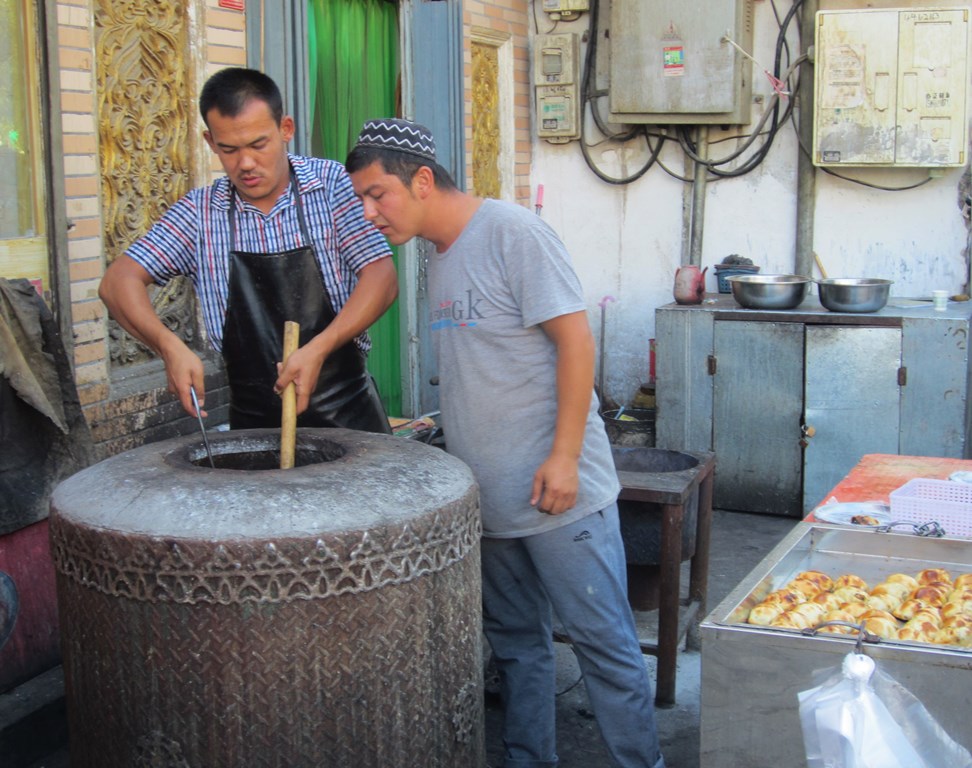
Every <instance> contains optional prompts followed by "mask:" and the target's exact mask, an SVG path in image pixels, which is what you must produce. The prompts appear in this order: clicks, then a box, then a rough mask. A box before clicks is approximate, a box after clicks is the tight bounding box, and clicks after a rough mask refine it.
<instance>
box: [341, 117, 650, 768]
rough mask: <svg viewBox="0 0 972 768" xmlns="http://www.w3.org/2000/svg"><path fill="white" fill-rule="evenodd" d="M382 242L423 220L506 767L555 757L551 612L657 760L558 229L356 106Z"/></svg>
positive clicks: (641, 765)
mask: <svg viewBox="0 0 972 768" xmlns="http://www.w3.org/2000/svg"><path fill="white" fill-rule="evenodd" d="M347 169H348V172H349V174H350V176H351V181H352V184H353V186H354V190H355V193H356V194H357V195H358V197H359V198H361V201H362V203H363V205H364V211H365V218H367V219H369V220H370V221H372V222H373V223H374V224H375V225H376V226H377V227H378V229H379V230H380V231H381V232H382V233H383V234H384V235H385V236H386V237H387V238H388V240H389V241H390V242H391V243H392V244H393V245H399V244H401V243H404V242H407V241H408V240H410V239H411V238H413V237H423V238H425V239H427V240H429V241H430V242H431V243H432V244H433V245H435V249H436V253H435V254H434V255H433V256H432V257H431V258H430V259H429V265H428V293H429V323H430V328H431V330H432V338H433V340H434V345H435V350H436V354H437V357H438V364H439V382H440V387H441V389H440V408H441V411H442V420H443V427H444V430H445V440H446V445H447V447H448V448H447V449H448V451H449V452H450V453H452V454H454V455H456V456H458V457H459V458H461V459H462V460H463V461H465V462H466V463H467V464H468V465H469V466H470V468H471V469H472V471H473V473H474V475H475V476H476V479H477V482H478V483H479V486H480V495H481V506H482V517H483V540H482V572H483V628H484V630H485V632H486V636H487V638H488V640H489V642H490V646H491V647H492V650H493V657H494V659H495V661H496V664H497V668H498V670H499V673H500V680H501V692H502V695H503V703H504V707H505V710H506V712H505V718H504V728H503V739H504V745H505V748H506V762H505V768H514V767H516V768H527V767H529V768H540V767H541V766H543V767H546V766H555V765H556V764H557V753H556V740H555V711H556V706H555V682H556V666H555V655H554V650H553V614H554V613H555V614H556V616H557V618H558V619H559V621H560V623H561V625H562V626H563V628H564V630H565V631H566V632H567V634H568V635H569V636H570V638H571V640H572V641H573V648H574V651H575V653H576V654H577V657H578V662H579V664H580V667H581V670H582V672H583V674H584V681H585V685H586V687H587V692H588V696H589V698H590V701H591V705H592V708H593V710H594V714H595V716H596V717H597V720H598V725H599V727H600V730H601V734H602V736H603V737H604V740H605V743H606V744H607V747H608V750H609V752H610V753H611V755H612V757H613V758H614V760H615V761H616V763H617V764H618V765H620V766H623V767H624V768H636V767H637V768H663V766H664V760H663V759H662V757H661V752H660V749H659V744H658V736H657V732H656V729H655V720H654V710H653V700H652V696H651V685H650V682H649V680H648V676H647V672H646V669H645V663H644V658H643V657H642V655H641V649H640V647H639V643H638V638H637V635H636V632H635V627H634V621H633V618H632V615H631V609H630V608H629V606H628V602H627V590H626V583H625V579H626V576H625V559H624V548H623V543H622V540H621V534H620V529H619V524H618V510H617V503H616V499H617V494H618V491H619V490H620V486H619V484H618V479H617V473H616V472H615V469H614V463H613V460H612V457H611V449H610V445H609V444H608V440H607V436H606V434H605V431H604V424H603V422H602V421H601V418H600V416H599V415H598V411H597V401H596V398H595V397H594V394H593V385H594V356H595V346H594V338H593V335H592V334H591V331H590V327H589V325H588V322H587V313H586V305H585V302H584V298H583V295H582V293H581V288H580V284H579V281H578V280H577V276H576V274H575V273H574V270H573V268H572V267H571V265H570V259H569V257H568V255H567V252H566V249H565V248H564V246H563V243H562V242H561V241H560V239H559V238H558V237H557V235H556V234H555V233H554V232H553V230H552V229H551V228H550V227H549V226H547V225H546V224H545V223H544V222H543V221H541V220H540V219H539V217H537V216H535V215H534V214H532V213H530V212H529V211H527V210H525V209H524V208H521V207H519V206H516V205H512V204H510V203H503V202H499V201H495V200H483V199H480V198H477V197H474V196H472V195H469V194H466V193H464V192H461V191H460V190H458V189H457V188H456V186H455V183H454V182H453V181H452V179H451V178H450V177H449V175H448V173H447V172H446V171H445V170H444V169H442V168H441V166H439V165H438V163H437V162H436V160H435V145H434V142H433V139H432V136H431V134H430V133H429V131H428V129H427V128H425V127H424V126H421V125H418V124H416V123H411V122H407V121H404V120H396V119H385V120H372V121H369V122H367V123H365V125H364V127H363V129H362V131H361V134H360V135H359V137H358V142H357V144H356V146H355V148H354V149H353V150H352V151H351V154H350V155H349V156H348V160H347Z"/></svg>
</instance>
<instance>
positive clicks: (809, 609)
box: [787, 600, 827, 627]
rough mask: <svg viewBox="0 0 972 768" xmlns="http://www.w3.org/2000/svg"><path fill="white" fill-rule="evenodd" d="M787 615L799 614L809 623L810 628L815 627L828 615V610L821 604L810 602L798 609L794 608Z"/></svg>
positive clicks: (802, 604)
mask: <svg viewBox="0 0 972 768" xmlns="http://www.w3.org/2000/svg"><path fill="white" fill-rule="evenodd" d="M787 613H793V614H799V615H800V616H805V617H806V619H807V621H808V622H809V624H808V626H811V627H815V626H817V624H819V623H820V622H821V621H823V617H824V616H826V615H827V608H826V607H824V606H823V605H821V604H820V603H815V602H813V601H811V600H808V601H807V602H805V603H801V604H800V605H798V606H797V607H796V608H792V609H790V610H789V611H787Z"/></svg>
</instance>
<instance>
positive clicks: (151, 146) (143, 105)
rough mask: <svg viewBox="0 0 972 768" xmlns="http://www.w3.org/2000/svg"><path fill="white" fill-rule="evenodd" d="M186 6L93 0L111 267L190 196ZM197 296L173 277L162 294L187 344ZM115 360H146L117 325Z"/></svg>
mask: <svg viewBox="0 0 972 768" xmlns="http://www.w3.org/2000/svg"><path fill="white" fill-rule="evenodd" d="M187 2H189V0H168V1H166V0H153V2H140V1H139V0H96V1H95V3H94V13H95V35H96V37H95V40H96V48H95V53H96V58H97V82H98V92H97V93H98V113H97V115H98V142H99V148H100V153H101V194H102V216H103V227H104V243H105V253H106V257H107V260H108V261H109V262H110V261H112V260H114V259H115V258H116V257H117V256H119V255H120V254H121V253H123V252H124V250H125V248H126V247H127V246H128V245H129V243H131V242H132V241H133V240H134V239H135V238H137V237H139V236H140V235H142V234H144V233H145V232H146V231H148V229H149V227H151V226H152V224H153V223H154V222H155V221H157V220H158V218H159V217H160V216H161V215H162V214H163V213H165V211H166V210H167V209H168V207H169V205H171V204H172V203H173V202H175V201H176V200H178V199H179V198H180V197H181V196H182V195H183V194H185V193H186V192H187V191H188V190H189V186H190V165H191V154H190V150H191V141H190V129H191V127H193V126H194V125H195V120H194V115H193V113H194V103H193V94H192V92H191V88H190V81H189V72H190V70H191V67H190V62H189V60H188V59H189V55H190V40H189V19H188V13H187V7H186V6H187ZM192 299H193V294H192V290H191V288H190V287H189V285H188V283H187V282H186V281H184V280H176V281H173V282H172V283H170V284H169V285H168V286H167V287H166V288H164V289H162V290H160V291H158V292H157V293H156V295H155V296H154V297H153V303H154V304H155V306H156V310H157V311H158V313H159V316H160V317H161V318H162V320H163V322H165V323H166V324H167V325H168V326H169V327H170V328H172V329H173V330H174V331H176V333H178V334H179V335H180V336H181V337H183V339H184V340H186V341H187V342H189V341H191V340H192V339H193V338H194V337H195V335H196V322H195V312H194V303H193V300H192ZM111 336H112V351H111V356H112V360H113V361H114V362H118V363H133V362H141V361H142V360H144V359H148V354H147V352H146V351H145V350H144V348H143V347H141V345H139V344H137V343H135V342H134V341H133V340H132V339H131V338H130V337H128V335H127V334H125V333H124V332H122V331H121V329H120V328H118V327H117V326H113V327H112V329H111Z"/></svg>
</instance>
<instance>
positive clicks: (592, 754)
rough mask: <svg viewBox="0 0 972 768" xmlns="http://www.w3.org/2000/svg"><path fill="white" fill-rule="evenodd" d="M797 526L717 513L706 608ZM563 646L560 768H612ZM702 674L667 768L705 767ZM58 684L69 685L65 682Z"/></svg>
mask: <svg viewBox="0 0 972 768" xmlns="http://www.w3.org/2000/svg"><path fill="white" fill-rule="evenodd" d="M795 524H796V520H795V519H794V518H784V517H774V516H768V515H753V514H746V513H740V512H723V511H719V510H716V511H715V513H714V516H713V525H712V545H711V553H710V567H709V587H708V606H707V610H711V609H713V608H715V607H716V606H717V605H718V604H719V603H720V602H721V601H722V599H723V598H724V597H725V596H726V595H727V594H728V593H729V592H730V591H731V590H732V589H733V588H734V587H735V586H736V585H737V584H738V583H739V582H740V581H742V579H743V577H745V576H746V575H747V574H748V573H749V572H750V571H751V570H752V569H753V568H754V567H755V566H756V565H757V564H758V563H759V561H760V560H762V558H763V557H764V556H765V555H766V554H767V553H768V552H769V551H770V550H771V549H772V548H773V547H774V546H775V545H776V544H777V543H778V542H779V541H780V539H782V538H783V537H784V536H785V535H786V534H787V533H789V532H790V531H791V530H792V529H793V526H794V525H795ZM685 568H686V571H685V575H684V577H683V584H686V583H687V582H688V576H687V566H686V567H685ZM653 613H654V612H646V613H637V614H636V619H637V621H638V625H639V628H641V627H650V626H651V625H652V623H653V622H657V619H656V618H655V617H654V616H653V615H652V614H653ZM557 649H558V658H559V668H558V691H559V694H558V697H557V717H558V722H557V728H558V754H559V756H560V766H561V768H611V766H612V763H611V761H610V759H609V758H608V756H607V752H606V751H605V749H604V747H603V745H602V744H601V738H600V735H599V733H598V730H597V723H596V722H595V721H594V719H593V717H592V716H591V713H590V707H589V704H588V702H587V695H586V693H585V691H584V684H583V682H582V680H581V679H580V672H579V670H578V667H577V663H576V661H575V659H574V656H573V653H572V651H571V650H570V647H569V646H567V645H563V644H558V645H557ZM644 658H645V664H646V667H647V669H648V673H649V676H650V677H651V679H652V681H654V679H655V658H654V657H653V656H647V655H646V656H645V657H644ZM700 673H701V668H700V654H699V653H698V652H697V651H687V650H684V645H683V650H681V651H680V652H679V660H678V672H677V691H676V697H675V698H676V703H675V705H674V706H672V707H668V708H658V709H656V712H655V714H656V718H657V722H658V731H659V738H660V740H661V745H662V751H663V753H664V755H665V762H666V765H667V766H668V768H698V766H699V722H700V709H699V696H700V691H701V674H700ZM60 680H61V678H60V677H59V676H57V675H55V676H52V677H51V678H50V681H51V682H49V683H48V685H55V686H56V685H58V684H59V681H60ZM60 684H61V685H63V683H62V682H61V683H60ZM0 698H2V697H0ZM49 722H50V721H49ZM501 723H502V710H501V708H500V706H499V703H498V702H497V700H496V698H495V697H493V696H487V701H486V751H487V763H488V764H489V766H491V768H499V766H501V765H502V755H503V749H502V743H501V738H500V727H501ZM54 743H55V744H57V743H58V741H54ZM4 763H5V761H3V760H0V764H4ZM20 765H23V764H20ZM17 768H20V766H19V765H18V767H17ZM27 768H70V761H69V758H68V751H67V748H66V747H60V748H57V749H56V750H52V751H51V753H50V754H48V755H46V756H45V757H43V759H40V760H38V761H36V762H34V763H31V764H30V765H29V766H27ZM376 768H377V766H376ZM456 768H460V766H457V767H456Z"/></svg>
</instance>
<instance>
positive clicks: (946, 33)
mask: <svg viewBox="0 0 972 768" xmlns="http://www.w3.org/2000/svg"><path fill="white" fill-rule="evenodd" d="M968 47H969V9H968V8H944V9H935V8H923V9H918V8H912V9H890V10H854V11H819V12H818V13H817V15H816V40H815V46H814V51H815V66H814V83H815V88H814V130H813V162H814V164H815V165H818V166H825V167H836V166H870V167H895V166H913V167H944V166H962V165H964V164H965V154H966V151H967V147H968V130H969V129H968V113H967V110H968V88H969V68H968V63H969V54H968Z"/></svg>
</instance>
